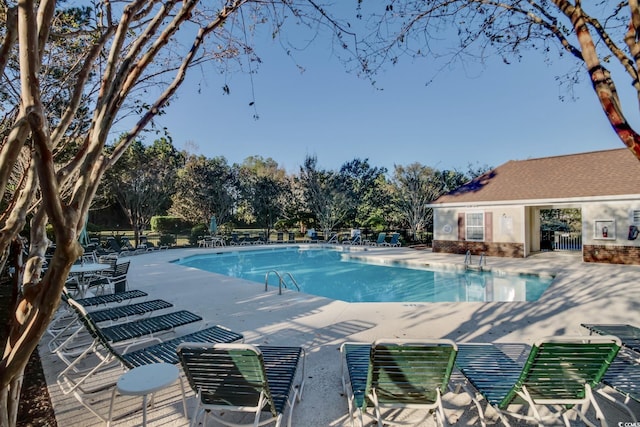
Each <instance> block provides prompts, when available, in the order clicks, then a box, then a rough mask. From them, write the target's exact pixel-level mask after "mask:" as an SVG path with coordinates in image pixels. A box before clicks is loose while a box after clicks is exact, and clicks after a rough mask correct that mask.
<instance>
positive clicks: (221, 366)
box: [177, 343, 304, 427]
mask: <svg viewBox="0 0 640 427" xmlns="http://www.w3.org/2000/svg"><path fill="white" fill-rule="evenodd" d="M177 351H178V355H179V357H180V362H181V364H182V368H183V371H184V373H185V375H186V377H187V379H188V381H189V384H190V386H191V388H192V389H193V390H194V392H195V393H196V399H197V401H198V402H197V406H196V408H195V411H194V414H193V417H192V419H191V425H192V426H195V425H197V424H198V420H199V418H200V417H201V416H204V417H205V418H206V415H207V414H211V415H212V417H213V418H214V419H215V420H216V421H218V422H220V423H222V424H224V425H229V426H238V425H240V424H235V423H232V422H230V421H228V420H226V419H224V418H221V417H220V416H218V415H216V414H215V413H214V412H213V411H223V412H245V413H253V414H254V417H253V418H254V419H253V423H252V424H246V425H253V426H259V425H264V424H267V423H270V422H275V425H276V427H278V426H280V424H281V422H282V418H283V416H284V412H285V411H286V409H287V406H289V417H288V422H287V425H288V426H290V425H291V415H292V413H293V408H294V406H295V403H296V401H299V400H300V398H301V395H302V391H303V388H304V350H303V349H302V348H301V347H272V346H254V345H250V344H213V345H211V344H196V343H184V344H181V345H180V346H178V350H177ZM299 365H302V369H301V372H300V374H299V375H298V380H297V381H296V372H297V371H298V366H299ZM265 412H267V413H270V417H269V418H267V419H263V420H261V418H262V417H261V415H262V414H263V413H265ZM203 424H204V425H206V419H205V420H204V423H203Z"/></svg>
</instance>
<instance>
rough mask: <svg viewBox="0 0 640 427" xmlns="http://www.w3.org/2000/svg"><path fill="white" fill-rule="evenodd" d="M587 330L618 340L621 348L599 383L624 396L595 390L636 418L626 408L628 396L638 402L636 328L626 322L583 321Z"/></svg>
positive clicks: (639, 331)
mask: <svg viewBox="0 0 640 427" xmlns="http://www.w3.org/2000/svg"><path fill="white" fill-rule="evenodd" d="M581 326H583V327H584V328H587V329H588V330H589V332H590V333H592V334H593V333H596V334H601V335H615V336H617V337H618V338H620V341H621V342H622V346H623V348H622V350H621V351H620V352H619V353H618V356H616V358H615V360H614V361H613V362H612V363H611V366H610V367H609V369H608V370H607V373H606V374H605V376H604V378H603V380H602V382H603V383H604V384H606V385H607V386H609V387H611V388H613V389H614V390H616V391H617V392H618V393H621V394H622V395H623V396H624V398H622V399H621V398H620V397H617V396H613V395H612V394H611V393H608V392H607V391H606V390H605V389H604V388H599V389H598V390H597V392H598V393H599V394H600V395H601V396H603V397H605V398H606V399H607V400H609V401H610V402H612V403H613V404H615V405H617V406H618V407H620V408H621V409H622V410H624V411H626V412H627V413H628V414H629V416H630V417H631V418H630V419H631V420H632V421H633V422H636V421H637V417H636V415H635V414H634V412H633V411H632V410H631V408H629V406H628V404H629V399H632V400H635V401H636V402H638V403H640V328H638V327H636V326H633V325H628V324H586V323H583V324H582V325H581Z"/></svg>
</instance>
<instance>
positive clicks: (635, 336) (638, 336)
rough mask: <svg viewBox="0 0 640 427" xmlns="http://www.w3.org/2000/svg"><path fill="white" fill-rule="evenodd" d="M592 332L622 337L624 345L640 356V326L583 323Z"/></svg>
mask: <svg viewBox="0 0 640 427" xmlns="http://www.w3.org/2000/svg"><path fill="white" fill-rule="evenodd" d="M581 326H582V327H583V328H587V329H588V330H589V331H590V332H591V333H596V334H599V335H614V336H616V337H618V338H620V341H621V342H622V345H623V346H624V347H626V348H628V349H630V350H632V351H635V352H636V353H638V356H640V328H638V327H635V326H632V325H627V324H591V323H582V324H581Z"/></svg>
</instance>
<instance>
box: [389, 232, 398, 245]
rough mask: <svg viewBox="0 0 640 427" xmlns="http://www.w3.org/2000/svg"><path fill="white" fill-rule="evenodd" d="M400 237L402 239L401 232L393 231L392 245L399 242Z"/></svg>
mask: <svg viewBox="0 0 640 427" xmlns="http://www.w3.org/2000/svg"><path fill="white" fill-rule="evenodd" d="M399 239H400V233H393V234H392V235H391V240H390V241H389V243H390V244H392V245H395V244H396V243H398V240H399Z"/></svg>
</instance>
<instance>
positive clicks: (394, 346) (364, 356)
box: [340, 339, 458, 426]
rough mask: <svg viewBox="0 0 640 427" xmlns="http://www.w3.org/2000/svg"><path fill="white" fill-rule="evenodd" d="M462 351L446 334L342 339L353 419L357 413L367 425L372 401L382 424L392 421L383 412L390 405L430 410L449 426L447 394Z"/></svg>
mask: <svg viewBox="0 0 640 427" xmlns="http://www.w3.org/2000/svg"><path fill="white" fill-rule="evenodd" d="M457 350H458V348H457V346H456V344H455V343H454V342H453V341H451V340H444V339H442V340H413V341H409V340H378V341H375V342H374V343H373V345H371V344H362V343H344V344H342V346H340V353H341V355H342V361H343V363H342V386H343V390H344V392H345V394H346V396H347V400H348V404H349V417H350V419H351V424H352V425H353V421H354V419H355V418H356V417H357V418H358V420H359V424H360V426H363V425H364V424H363V414H364V413H366V410H367V407H369V406H372V407H373V408H374V412H375V417H376V419H377V421H378V425H379V426H382V425H383V424H391V423H392V422H391V421H389V420H383V417H382V410H383V409H388V408H418V409H425V410H427V413H426V415H425V417H424V418H426V417H428V416H429V415H430V414H431V413H432V412H433V413H434V415H435V417H436V421H437V422H438V424H439V425H445V424H446V416H445V414H444V408H443V406H442V399H441V396H442V394H444V393H445V392H446V391H447V386H448V384H449V377H450V375H451V371H452V369H453V366H454V360H455V358H456V353H457ZM416 422H417V420H416ZM410 425H417V424H410Z"/></svg>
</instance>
